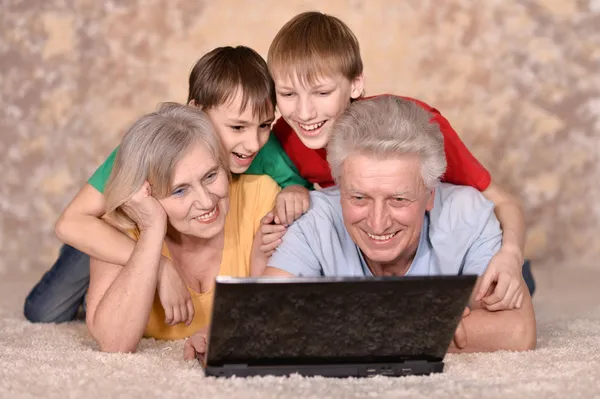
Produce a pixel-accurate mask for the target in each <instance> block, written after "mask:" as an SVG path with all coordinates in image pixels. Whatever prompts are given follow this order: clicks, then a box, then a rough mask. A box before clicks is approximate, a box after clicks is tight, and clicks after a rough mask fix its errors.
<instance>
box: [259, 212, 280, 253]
mask: <svg viewBox="0 0 600 399" xmlns="http://www.w3.org/2000/svg"><path fill="white" fill-rule="evenodd" d="M274 220H275V215H274V213H273V212H272V211H271V212H269V213H267V214H266V215H265V216H264V217H263V218H262V219H261V221H260V229H259V233H260V247H259V249H260V252H261V253H262V254H263V256H264V257H266V258H267V259H268V258H270V257H271V255H273V252H274V251H275V249H277V247H278V246H279V244H281V239H282V237H283V235H284V234H285V232H286V230H287V228H286V227H285V226H282V225H280V224H274Z"/></svg>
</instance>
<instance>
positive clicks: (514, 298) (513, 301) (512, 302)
mask: <svg viewBox="0 0 600 399" xmlns="http://www.w3.org/2000/svg"><path fill="white" fill-rule="evenodd" d="M518 299H519V293H518V292H515V294H514V295H513V296H512V299H511V300H510V303H509V304H508V308H507V309H515V308H516V307H517V300H518Z"/></svg>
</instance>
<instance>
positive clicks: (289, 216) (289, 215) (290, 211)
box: [283, 198, 296, 226]
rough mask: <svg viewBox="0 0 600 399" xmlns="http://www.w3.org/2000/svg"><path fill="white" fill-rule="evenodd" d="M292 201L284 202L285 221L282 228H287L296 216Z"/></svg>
mask: <svg viewBox="0 0 600 399" xmlns="http://www.w3.org/2000/svg"><path fill="white" fill-rule="evenodd" d="M294 202H295V201H294V199H293V198H291V199H288V200H287V201H286V204H285V216H286V221H285V223H284V224H283V225H284V226H289V225H290V224H292V222H293V221H294V220H295V217H294V216H295V214H296V210H295V206H294Z"/></svg>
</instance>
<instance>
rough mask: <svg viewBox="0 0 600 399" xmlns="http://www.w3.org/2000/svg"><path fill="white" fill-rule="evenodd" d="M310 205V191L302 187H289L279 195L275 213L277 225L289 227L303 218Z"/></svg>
mask: <svg viewBox="0 0 600 399" xmlns="http://www.w3.org/2000/svg"><path fill="white" fill-rule="evenodd" d="M309 205H310V196H309V191H308V190H307V189H306V188H305V187H302V186H300V185H293V186H287V187H286V188H284V189H283V190H281V191H280V192H279V194H277V198H276V199H275V208H273V213H274V216H275V223H276V224H281V225H283V226H289V225H290V224H292V223H293V222H294V220H296V219H298V218H299V217H300V216H302V215H303V214H304V213H306V211H308V207H309Z"/></svg>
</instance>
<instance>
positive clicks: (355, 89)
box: [350, 73, 365, 100]
mask: <svg viewBox="0 0 600 399" xmlns="http://www.w3.org/2000/svg"><path fill="white" fill-rule="evenodd" d="M351 84H352V86H351V87H350V98H352V99H353V100H355V99H357V98H359V97H361V96H362V95H363V94H364V89H365V78H364V75H363V74H362V73H361V74H360V75H358V76H357V77H355V78H354V79H353V80H352V83H351Z"/></svg>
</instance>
